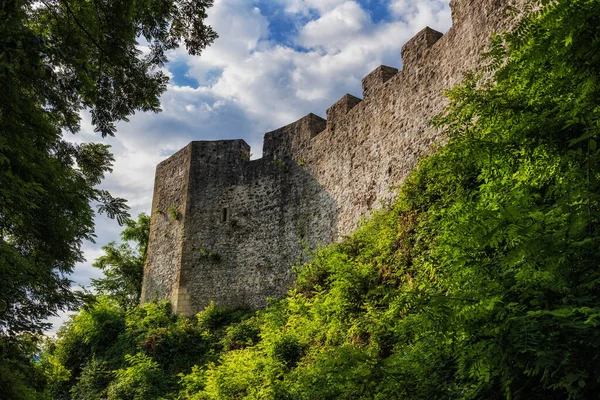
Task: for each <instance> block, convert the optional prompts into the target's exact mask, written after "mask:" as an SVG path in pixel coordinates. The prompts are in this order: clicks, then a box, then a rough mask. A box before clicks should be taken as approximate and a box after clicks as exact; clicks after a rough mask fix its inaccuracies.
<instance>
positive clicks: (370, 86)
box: [362, 65, 398, 98]
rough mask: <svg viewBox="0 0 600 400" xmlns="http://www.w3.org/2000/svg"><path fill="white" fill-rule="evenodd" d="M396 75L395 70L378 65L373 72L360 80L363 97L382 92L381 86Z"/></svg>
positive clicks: (396, 71) (396, 70)
mask: <svg viewBox="0 0 600 400" xmlns="http://www.w3.org/2000/svg"><path fill="white" fill-rule="evenodd" d="M397 73H398V69H397V68H393V67H388V66H386V65H380V66H379V67H377V68H375V70H374V71H373V72H371V73H370V74H369V75H367V76H365V77H364V78H363V80H362V89H363V97H364V98H367V97H369V96H370V95H371V94H373V93H375V94H377V93H379V91H381V90H382V87H383V84H384V83H386V82H387V81H389V80H390V79H391V78H392V76H394V75H396V74H397Z"/></svg>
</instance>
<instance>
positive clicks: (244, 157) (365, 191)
mask: <svg viewBox="0 0 600 400" xmlns="http://www.w3.org/2000/svg"><path fill="white" fill-rule="evenodd" d="M518 1H522V0H518ZM507 3H508V1H507V0H453V1H452V3H451V6H452V11H453V13H452V16H453V27H452V28H451V29H450V30H449V31H448V32H447V33H446V34H445V35H442V34H441V33H439V32H436V31H434V30H432V29H430V28H425V29H424V30H422V31H421V32H419V33H418V34H417V35H415V37H413V38H412V39H411V40H410V41H409V42H407V43H406V44H405V45H404V46H403V48H402V61H403V66H402V70H400V71H398V70H397V69H395V68H392V67H387V66H381V67H379V68H377V69H376V70H375V71H373V72H372V73H371V74H369V75H368V76H367V77H365V79H364V80H363V99H360V98H358V97H356V96H353V95H345V96H343V97H342V99H340V100H339V101H338V102H336V103H335V104H334V105H332V106H331V107H330V108H329V109H328V110H327V113H326V114H327V120H324V119H322V118H320V117H318V116H316V115H314V114H309V115H307V116H306V117H304V118H301V119H300V120H298V121H296V122H294V123H292V124H290V125H288V126H285V127H283V128H280V129H277V130H275V131H272V132H269V133H267V134H266V135H265V140H264V146H263V158H262V159H260V160H255V161H248V153H249V148H248V146H247V145H246V144H245V143H244V142H243V141H219V142H192V143H191V144H190V145H189V146H188V147H186V148H185V149H184V150H182V151H181V152H179V153H176V154H175V155H174V156H172V157H171V158H169V159H168V160H166V161H165V162H163V163H162V164H160V165H159V167H158V168H157V178H156V184H155V198H154V202H155V203H156V205H154V206H153V209H154V208H155V207H158V208H159V209H161V210H163V209H164V208H165V207H168V205H169V204H170V202H171V203H173V204H177V205H179V206H180V207H181V210H183V211H182V218H181V220H180V221H177V223H176V224H173V223H171V224H168V223H167V222H168V221H167V220H166V219H165V214H164V211H162V213H161V214H159V213H155V212H154V211H153V215H152V226H151V239H150V250H149V256H148V261H147V265H146V271H145V279H144V296H143V301H147V300H150V299H152V298H153V297H158V298H170V299H171V300H172V302H173V306H174V309H175V311H177V312H181V313H184V314H186V315H190V314H193V313H194V312H198V311H200V310H202V309H203V308H204V307H205V306H206V305H207V304H208V303H209V302H210V300H214V301H215V302H216V303H217V304H220V305H223V306H239V305H247V306H251V307H262V306H264V305H265V304H266V298H267V297H280V296H283V295H284V294H285V292H286V290H287V287H288V285H289V284H290V283H291V282H292V280H293V273H292V271H291V268H290V266H291V265H294V264H298V263H299V262H300V261H301V260H303V259H304V257H306V253H305V250H306V249H311V248H312V249H314V248H316V247H317V246H318V245H322V244H327V243H331V242H333V241H335V240H337V239H339V238H340V237H341V236H343V235H346V234H349V233H350V232H352V231H353V230H354V229H355V227H356V224H357V222H358V221H359V220H360V218H361V217H362V216H366V215H368V214H369V213H370V212H371V211H372V210H373V209H375V208H378V207H381V206H382V204H383V205H385V204H387V203H389V202H391V201H392V200H393V199H394V198H395V197H396V196H397V188H398V187H399V186H400V185H401V184H402V182H403V181H404V179H405V178H406V177H407V176H408V174H409V173H410V171H411V170H412V169H413V168H414V167H415V165H416V163H417V162H418V160H419V159H421V158H422V157H423V156H424V155H426V154H427V153H428V152H430V151H432V148H433V145H434V143H436V141H440V139H441V133H440V132H438V131H436V130H435V129H434V128H433V127H431V126H430V125H429V122H428V121H430V120H431V118H432V117H433V116H435V115H436V114H438V113H439V112H441V111H442V110H443V108H444V107H445V105H446V104H447V100H446V99H445V98H444V95H443V90H444V89H448V88H451V87H452V86H453V85H454V84H456V83H458V82H460V80H461V79H462V78H463V76H464V73H465V72H468V71H471V70H474V69H476V68H477V67H478V66H479V65H480V64H481V58H480V55H481V54H482V53H483V52H484V51H485V45H486V44H487V43H488V42H489V41H488V38H489V37H490V35H491V34H492V33H493V32H495V31H497V30H500V29H503V28H505V27H507V26H508V25H509V24H510V23H511V22H510V21H509V20H507V19H505V18H504V10H505V8H506V6H507ZM186 174H187V177H186ZM182 194H183V195H182ZM165 221H167V222H165Z"/></svg>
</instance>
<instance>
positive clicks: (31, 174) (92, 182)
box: [0, 0, 217, 336]
mask: <svg viewBox="0 0 600 400" xmlns="http://www.w3.org/2000/svg"><path fill="white" fill-rule="evenodd" d="M211 5H212V0H141V1H129V0H123V1H104V0H39V1H38V0H3V1H0V21H2V22H1V23H0V88H1V89H2V96H0V329H1V331H2V334H3V335H4V336H6V335H13V334H17V333H19V332H24V331H30V330H38V329H40V328H42V327H44V323H43V320H44V319H45V318H46V317H48V316H49V315H51V314H53V313H55V312H56V311H57V310H59V309H61V308H64V307H67V306H69V305H70V304H72V301H73V294H72V293H71V291H70V289H69V288H70V280H69V274H70V272H71V271H72V269H73V267H74V265H75V263H77V262H79V261H82V260H83V255H82V253H81V244H82V242H83V241H84V240H93V239H94V220H93V218H94V215H95V214H96V213H105V214H107V215H108V216H109V217H111V218H116V219H117V220H118V221H119V223H123V222H125V221H126V220H127V218H128V214H127V206H126V203H125V200H124V199H120V198H114V197H113V196H111V194H110V193H108V192H107V191H104V190H100V189H99V188H98V184H99V183H100V182H101V181H102V179H103V178H104V176H105V174H106V173H108V172H110V171H111V167H112V162H113V161H114V160H113V157H112V155H111V153H110V149H109V147H108V146H107V145H103V144H94V143H86V144H73V143H71V142H70V141H69V135H70V134H73V133H76V132H77V131H78V130H79V129H80V126H79V124H80V113H81V112H82V111H84V110H87V111H89V113H90V114H91V117H92V124H93V125H94V129H95V130H96V131H97V132H99V134H101V135H102V136H106V135H114V134H115V130H116V128H115V123H116V122H117V121H126V120H127V117H128V116H129V115H131V114H133V113H135V112H136V111H152V112H158V111H159V110H160V101H159V96H160V95H161V93H163V92H164V91H165V89H166V83H167V80H168V78H167V77H166V76H165V75H164V73H163V72H162V71H161V69H160V67H162V66H163V65H164V63H165V62H166V61H167V51H169V50H171V49H175V48H177V47H178V46H179V45H180V44H181V43H183V44H184V45H185V47H186V48H187V50H188V52H189V53H190V54H200V53H201V51H202V50H203V49H204V48H205V47H206V46H207V45H209V44H210V43H211V42H212V41H213V40H214V39H215V38H216V37H217V35H216V33H215V32H214V31H213V30H212V28H211V27H210V26H208V25H206V24H205V18H206V16H207V15H206V11H207V9H208V8H209V7H210V6H211ZM142 45H143V46H142ZM92 203H93V204H96V210H94V209H93V208H92V205H91V204H92Z"/></svg>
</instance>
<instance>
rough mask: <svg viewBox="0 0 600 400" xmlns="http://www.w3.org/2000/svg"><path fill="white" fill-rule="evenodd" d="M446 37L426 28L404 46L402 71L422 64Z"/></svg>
mask: <svg viewBox="0 0 600 400" xmlns="http://www.w3.org/2000/svg"><path fill="white" fill-rule="evenodd" d="M442 36H444V34H443V33H441V32H438V31H436V30H433V29H431V28H430V27H426V28H425V29H423V30H421V31H420V32H419V33H417V34H416V35H415V36H413V37H412V38H411V39H410V40H409V41H408V42H406V44H405V45H404V46H402V69H403V70H405V71H406V70H410V69H411V68H413V67H415V66H417V65H419V64H420V60H421V59H422V58H423V57H424V56H425V54H426V52H427V51H428V50H429V48H431V47H432V46H433V45H434V44H436V43H437V41H438V40H440V39H441V38H442Z"/></svg>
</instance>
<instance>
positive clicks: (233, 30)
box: [52, 0, 451, 330]
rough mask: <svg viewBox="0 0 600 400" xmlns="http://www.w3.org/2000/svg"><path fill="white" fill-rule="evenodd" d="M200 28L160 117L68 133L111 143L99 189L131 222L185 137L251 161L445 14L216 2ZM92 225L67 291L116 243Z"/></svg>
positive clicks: (424, 5)
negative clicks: (229, 142) (244, 149)
mask: <svg viewBox="0 0 600 400" xmlns="http://www.w3.org/2000/svg"><path fill="white" fill-rule="evenodd" d="M208 22H209V23H210V24H211V25H212V26H213V28H214V29H215V30H216V31H217V33H218V34H219V36H220V37H219V39H217V40H216V41H215V43H214V44H213V45H212V46H211V47H210V48H208V49H207V50H206V51H204V53H203V54H202V55H201V56H199V57H192V56H189V55H188V54H187V53H186V52H185V49H178V50H176V51H172V52H171V53H170V54H169V60H170V62H169V63H168V64H167V65H166V66H165V72H166V73H167V74H168V75H169V76H170V77H171V80H170V84H169V86H168V90H167V91H166V92H165V93H164V94H163V96H162V98H161V105H162V110H163V111H162V112H161V113H159V114H153V113H139V114H136V115H134V116H132V117H131V118H130V121H129V122H127V123H120V124H119V125H118V131H117V135H116V137H115V138H108V139H102V138H100V137H99V136H98V135H97V134H95V133H94V131H93V128H92V127H91V125H90V118H89V115H87V114H86V113H83V114H82V132H81V133H79V134H78V135H76V136H73V137H72V140H74V141H79V142H81V141H89V142H105V143H108V144H110V145H111V146H112V151H113V153H114V155H115V159H116V161H115V165H114V171H113V173H112V174H111V175H110V176H108V177H107V179H106V180H105V181H104V183H103V184H102V186H103V188H105V189H108V190H110V191H111V192H112V193H113V195H115V196H120V197H124V198H126V199H128V201H129V205H130V207H131V213H132V215H134V216H135V215H137V214H138V213H140V212H146V213H149V212H150V209H151V202H152V191H153V183H154V170H155V168H156V165H157V164H158V163H159V162H161V161H162V160H164V159H165V158H167V157H168V156H169V155H171V154H173V153H174V152H175V151H177V150H179V149H180V148H182V147H183V146H185V145H186V144H187V143H189V142H190V141H192V140H215V139H237V138H241V139H244V140H245V141H246V142H247V143H248V144H250V146H251V147H252V154H253V158H258V157H260V155H261V151H262V138H263V135H264V133H265V132H267V131H270V130H273V129H277V128H279V127H281V126H284V125H286V124H288V123H291V122H293V121H295V120H296V119H298V118H300V117H302V116H304V115H306V114H307V113H309V112H313V113H315V114H317V115H320V116H323V117H324V116H325V110H326V109H327V108H328V107H329V106H330V105H332V104H333V103H335V101H337V100H338V99H339V98H340V97H341V96H343V95H344V94H345V93H351V94H354V95H355V96H358V97H362V96H361V80H362V78H363V77H364V76H366V75H367V74H368V73H369V72H370V71H372V70H373V69H375V68H376V67H377V66H379V65H381V64H385V65H389V66H393V67H396V68H400V67H401V59H400V49H401V47H402V45H403V44H404V43H405V42H406V41H407V40H408V39H410V38H411V37H412V36H413V35H414V34H415V33H417V32H418V31H419V30H421V29H423V28H424V27H425V26H430V27H431V28H433V29H436V30H439V31H441V32H446V31H447V30H448V29H449V28H450V25H451V14H450V8H449V0H216V1H215V5H214V7H213V8H211V9H210V10H209V16H208ZM140 47H141V48H142V50H143V46H140ZM96 222H97V226H96V233H97V241H96V242H97V243H96V244H92V243H85V244H84V251H85V255H86V258H87V260H88V261H87V262H86V263H83V264H80V265H78V266H77V267H76V269H75V272H74V274H73V275H72V279H73V280H74V281H75V283H76V284H77V285H86V286H87V285H89V283H90V279H91V278H93V277H98V276H100V273H99V271H97V270H95V269H94V268H92V267H91V264H92V262H93V260H94V259H95V258H96V257H98V256H99V255H101V254H102V252H101V249H100V247H101V246H102V245H105V244H106V243H108V242H110V241H115V240H118V234H119V232H120V230H121V228H120V227H119V226H118V225H117V224H116V222H114V221H111V220H107V219H106V218H103V217H99V218H97V220H96ZM62 320H64V316H61V317H58V318H54V319H53V320H52V322H55V323H57V324H58V323H60V322H61V321H62ZM56 328H57V326H55V328H54V329H53V330H56Z"/></svg>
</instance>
